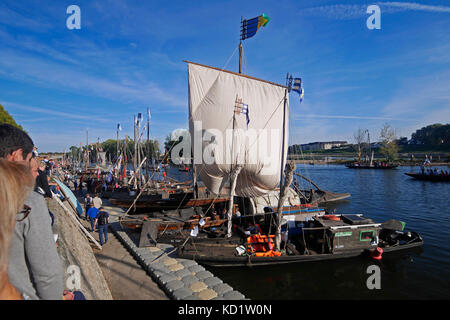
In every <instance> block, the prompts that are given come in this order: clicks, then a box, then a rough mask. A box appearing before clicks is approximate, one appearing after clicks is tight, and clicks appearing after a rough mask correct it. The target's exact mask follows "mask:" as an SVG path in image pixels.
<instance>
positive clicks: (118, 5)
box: [0, 0, 450, 151]
mask: <svg viewBox="0 0 450 320" xmlns="http://www.w3.org/2000/svg"><path fill="white" fill-rule="evenodd" d="M71 4H76V5H78V6H79V7H80V9H81V30H69V29H67V27H66V19H67V18H68V17H69V14H67V13H66V9H67V7H68V6H69V5H71ZM371 4H377V5H379V6H380V8H381V29H380V30H369V29H368V28H367V26H366V20H367V18H368V17H369V14H367V13H366V9H367V7H368V6H369V5H371ZM262 13H266V14H267V15H268V16H269V17H270V22H269V24H268V25H267V27H265V28H262V29H260V30H259V31H258V33H257V34H256V35H255V36H254V37H253V38H250V39H248V40H245V41H244V54H245V61H246V65H245V69H244V73H246V74H248V75H251V76H254V77H259V78H263V79H266V80H269V81H274V82H278V83H284V82H285V76H286V73H287V72H289V73H292V74H294V76H298V77H302V79H303V83H304V89H305V96H304V101H303V103H301V104H300V103H299V101H298V96H297V95H295V93H291V95H290V99H291V100H290V130H289V131H290V136H289V140H290V141H289V144H293V143H307V142H312V141H325V140H347V141H350V142H351V141H352V139H353V138H352V137H353V133H354V132H355V131H356V130H357V129H358V128H363V129H366V128H367V129H369V130H370V132H371V139H373V140H375V139H376V138H378V136H379V131H380V128H381V127H382V126H383V124H384V123H389V124H390V125H391V126H392V127H393V128H395V129H396V131H397V134H398V135H399V136H407V137H408V138H410V135H411V133H412V132H414V131H415V130H416V129H419V128H421V127H423V126H425V125H429V124H432V123H436V122H440V123H447V122H450V32H449V31H448V30H450V2H449V1H439V0H435V1H426V0H421V1H416V2H413V1H389V2H388V1H373V2H366V1H349V0H341V1H326V0H323V1H321V0H306V1H301V0H289V1H288V0H279V1H261V0H260V1H211V0H209V1H189V2H187V1H141V0H134V1H131V0H130V1H119V0H103V1H92V0H91V1H79V0H75V1H73V2H68V1H39V2H37V1H9V0H6V1H5V0H3V1H2V2H1V3H0V47H1V50H0V103H1V104H2V105H3V106H4V107H5V108H6V110H7V111H8V112H9V113H10V114H12V115H13V117H14V118H15V119H16V121H17V122H18V123H20V124H21V125H22V126H23V127H24V128H25V130H27V131H28V132H29V133H30V135H31V137H32V138H33V140H34V141H35V144H36V145H37V146H38V147H39V150H40V151H63V150H64V149H66V150H67V149H68V148H69V147H70V146H71V145H79V144H80V142H82V143H83V144H84V143H85V141H86V128H88V129H89V140H90V142H92V141H97V139H98V138H100V140H101V141H102V140H106V139H108V138H115V137H116V126H117V123H118V122H120V123H121V125H122V128H123V131H121V136H122V137H123V135H124V134H128V135H130V136H132V125H133V115H135V114H137V113H138V112H142V113H144V114H145V112H146V108H147V106H149V107H150V108H151V113H152V119H151V136H152V138H154V139H158V140H159V141H160V142H163V141H164V138H165V136H166V135H168V134H169V133H170V132H172V131H173V130H175V129H178V128H187V127H188V106H187V104H188V94H187V92H188V84H187V67H186V65H185V63H183V62H182V60H189V61H194V62H199V63H202V64H207V65H211V66H216V67H220V68H222V67H224V66H226V69H229V70H232V71H237V69H238V56H237V51H236V48H237V46H238V44H239V28H240V19H241V16H243V17H244V18H253V17H256V16H258V15H260V14H262Z"/></svg>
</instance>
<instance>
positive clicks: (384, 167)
mask: <svg viewBox="0 0 450 320" xmlns="http://www.w3.org/2000/svg"><path fill="white" fill-rule="evenodd" d="M345 166H346V167H347V168H350V169H395V168H397V167H398V165H396V164H391V165H386V166H373V165H372V166H368V165H359V166H355V165H354V164H346V165H345Z"/></svg>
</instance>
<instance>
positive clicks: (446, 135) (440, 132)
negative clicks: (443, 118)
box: [411, 123, 450, 146]
mask: <svg viewBox="0 0 450 320" xmlns="http://www.w3.org/2000/svg"><path fill="white" fill-rule="evenodd" d="M411 140H412V143H413V144H423V145H429V146H449V145H450V124H449V123H447V124H440V123H436V124H432V125H429V126H426V127H423V128H422V129H419V130H416V132H414V133H413V134H412V135H411Z"/></svg>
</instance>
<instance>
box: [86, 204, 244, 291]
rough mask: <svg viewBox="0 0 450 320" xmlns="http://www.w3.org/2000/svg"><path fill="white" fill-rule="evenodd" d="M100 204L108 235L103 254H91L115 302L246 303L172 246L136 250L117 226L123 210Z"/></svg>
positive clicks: (130, 238) (131, 239)
mask: <svg viewBox="0 0 450 320" xmlns="http://www.w3.org/2000/svg"><path fill="white" fill-rule="evenodd" d="M80 200H82V199H79V201H80ZM102 200H103V205H102V206H103V207H104V209H105V211H107V212H108V213H109V215H110V219H109V230H110V232H109V233H108V243H106V244H105V245H104V246H103V248H102V250H98V249H95V248H94V249H93V250H94V254H95V256H96V257H97V260H98V262H99V265H100V267H101V268H102V271H103V274H104V276H105V278H106V281H107V282H108V283H109V286H110V290H111V293H112V295H113V298H114V299H124V300H126V299H131V300H141V299H142V300H168V299H175V300H243V299H245V296H244V295H243V294H242V293H240V292H238V291H236V290H233V288H232V287H230V286H229V285H228V284H226V283H223V281H222V280H221V279H219V278H217V277H215V276H214V275H213V274H212V273H211V272H209V271H207V270H205V268H204V267H203V266H201V265H199V264H198V263H197V262H196V261H193V260H187V259H181V258H178V257H177V254H176V252H175V251H176V250H174V249H175V248H174V247H173V246H172V245H169V244H158V245H157V246H155V247H145V248H139V247H137V242H138V239H135V237H134V236H132V235H130V234H128V233H127V232H126V231H125V230H122V228H121V226H120V224H119V223H118V222H117V221H118V217H119V216H120V215H121V214H123V213H124V210H123V209H121V208H119V207H116V206H114V205H112V204H111V203H110V202H109V201H108V200H107V199H102ZM82 223H83V225H84V226H85V227H86V228H87V229H88V230H90V229H91V227H90V223H89V222H88V221H85V220H82ZM93 237H94V238H95V239H96V240H98V239H99V237H98V233H97V232H95V233H93ZM116 237H117V238H116ZM119 240H120V241H119Z"/></svg>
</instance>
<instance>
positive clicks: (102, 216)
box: [97, 212, 108, 226]
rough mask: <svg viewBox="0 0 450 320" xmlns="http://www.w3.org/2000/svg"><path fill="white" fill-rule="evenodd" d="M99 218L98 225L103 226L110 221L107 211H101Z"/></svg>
mask: <svg viewBox="0 0 450 320" xmlns="http://www.w3.org/2000/svg"><path fill="white" fill-rule="evenodd" d="M97 219H98V225H99V226H103V225H105V224H107V223H108V218H107V217H106V213H105V212H101V213H99V215H98V218H97Z"/></svg>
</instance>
